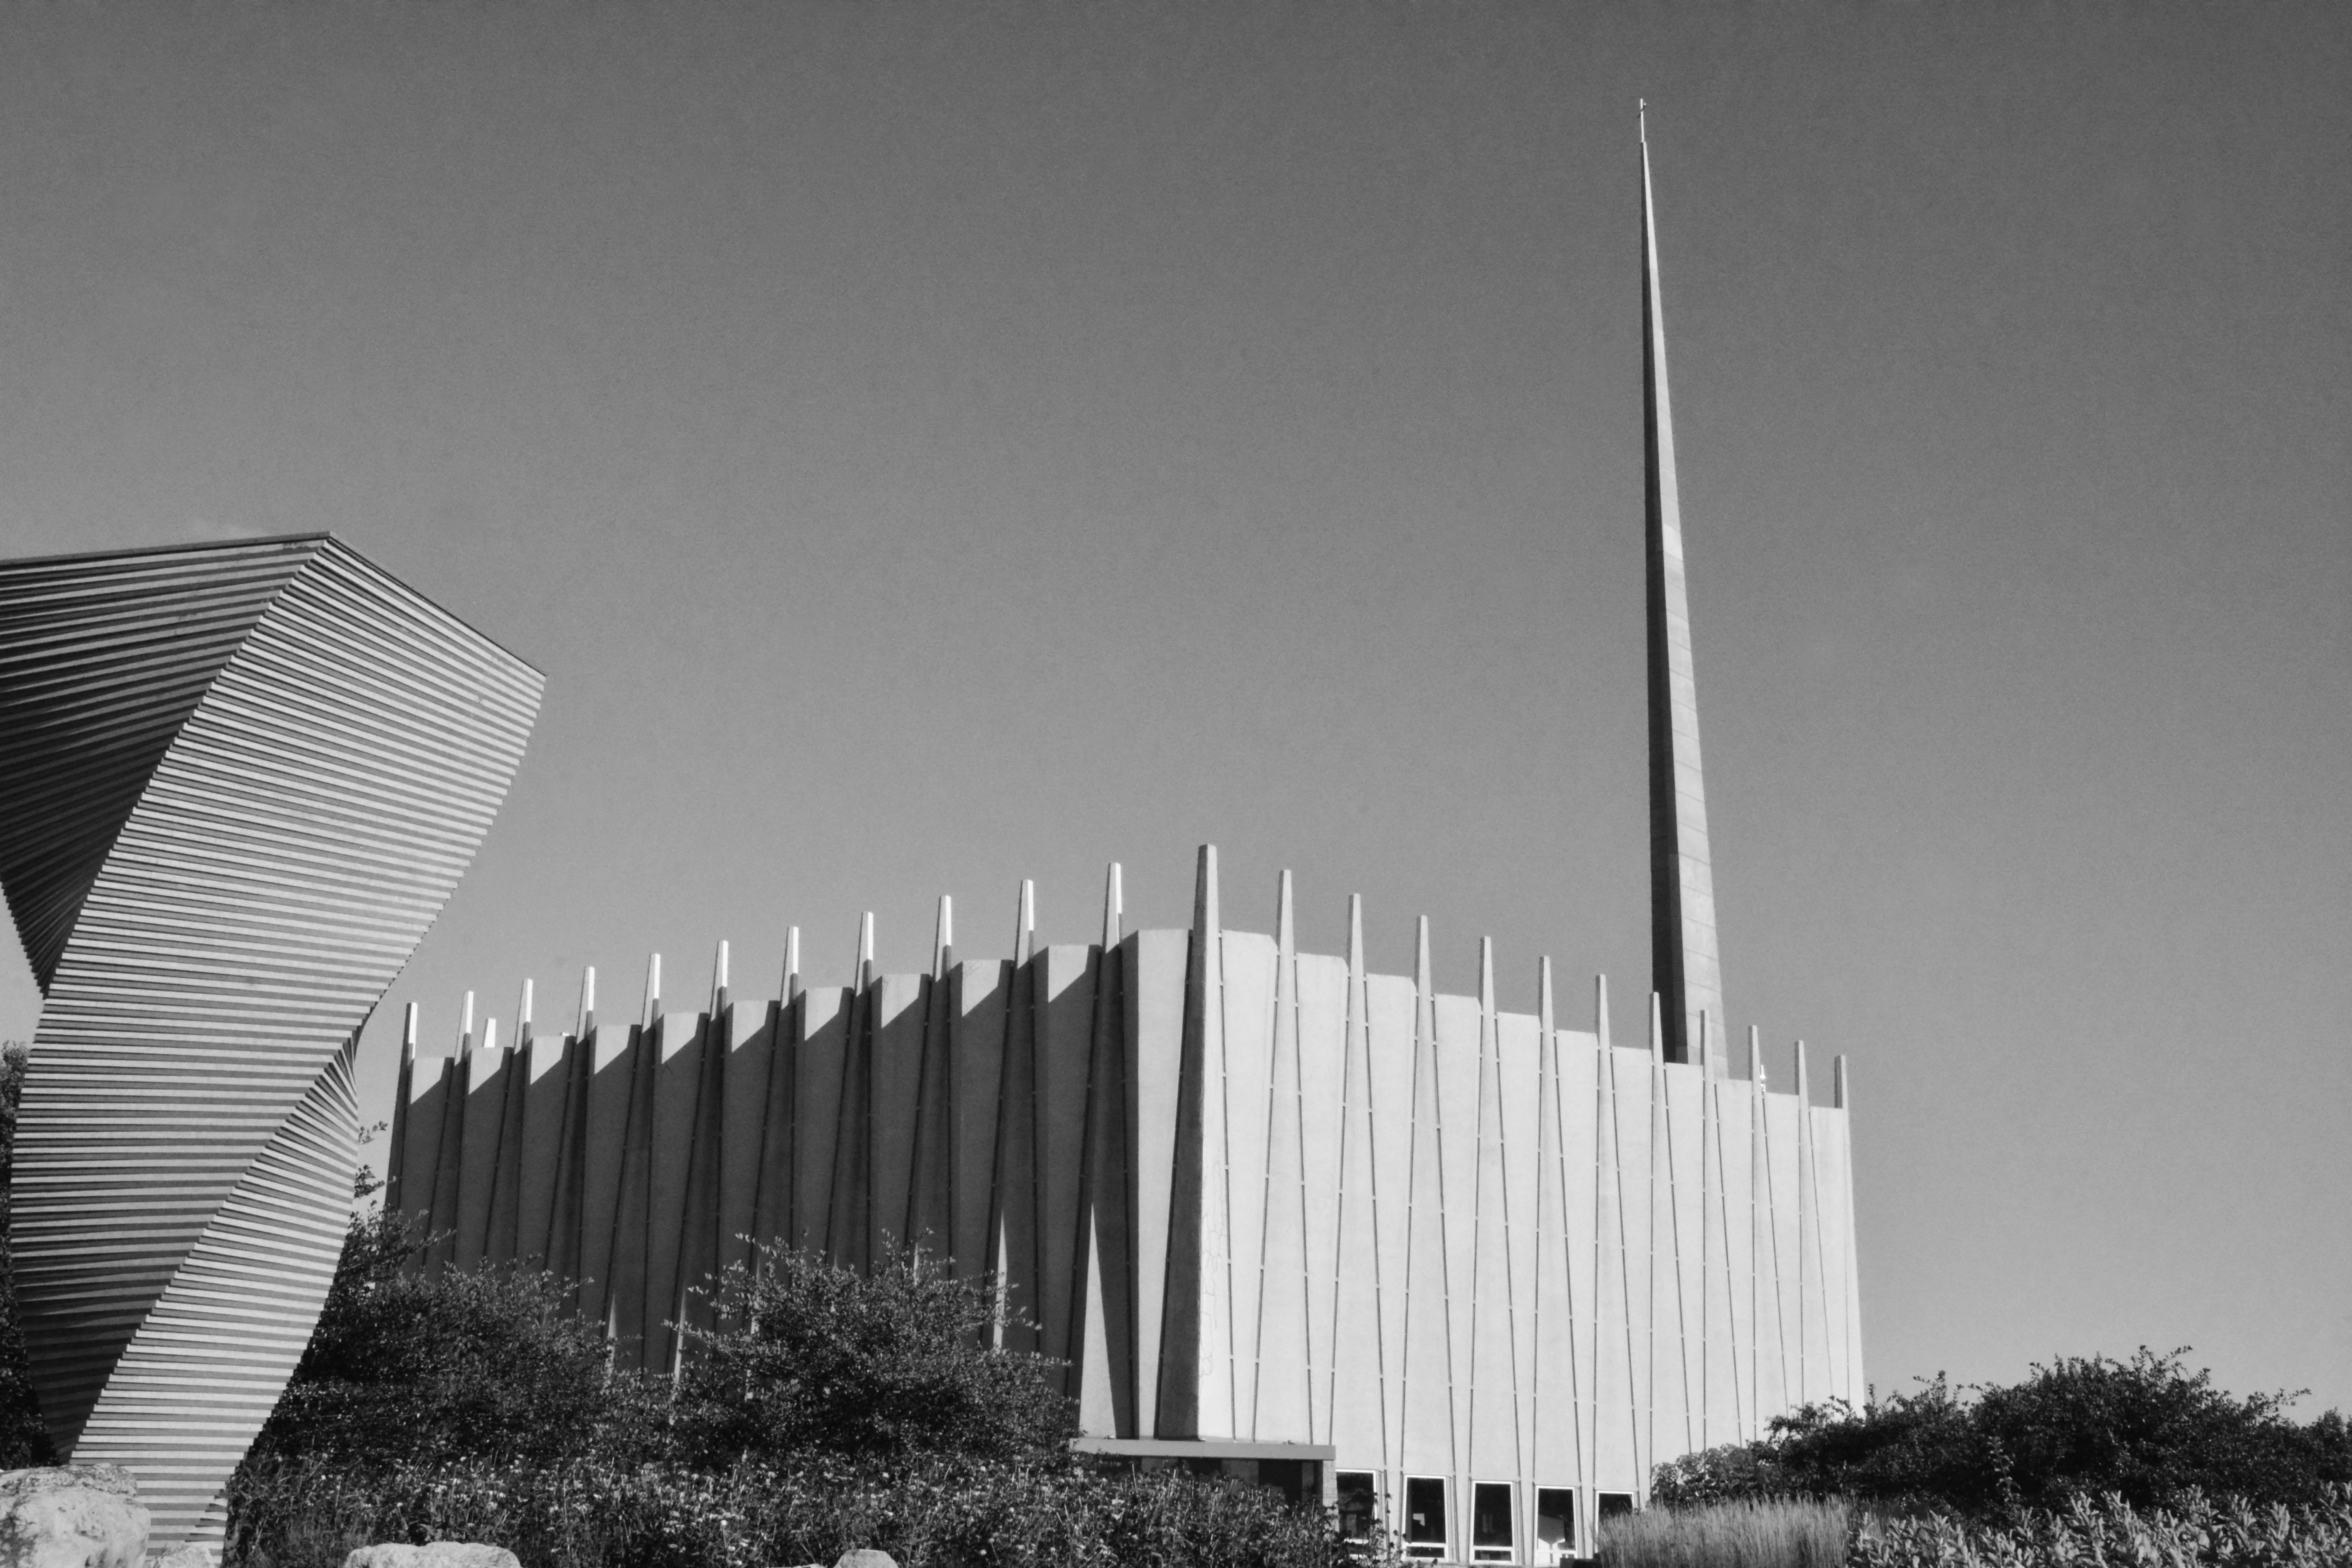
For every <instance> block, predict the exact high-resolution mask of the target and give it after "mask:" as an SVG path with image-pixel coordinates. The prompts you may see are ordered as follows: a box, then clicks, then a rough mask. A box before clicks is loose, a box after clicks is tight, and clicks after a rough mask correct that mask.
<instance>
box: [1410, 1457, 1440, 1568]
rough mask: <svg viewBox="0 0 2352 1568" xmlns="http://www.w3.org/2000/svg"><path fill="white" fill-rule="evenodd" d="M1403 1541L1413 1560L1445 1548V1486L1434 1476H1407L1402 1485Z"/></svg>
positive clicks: (1431, 1554)
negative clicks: (1417, 1549) (1413, 1550)
mask: <svg viewBox="0 0 2352 1568" xmlns="http://www.w3.org/2000/svg"><path fill="white" fill-rule="evenodd" d="M1404 1539H1405V1544H1406V1545H1407V1546H1408V1547H1429V1548H1433V1550H1432V1551H1416V1552H1413V1553H1412V1554H1413V1555H1414V1556H1416V1557H1428V1556H1433V1555H1435V1554H1436V1553H1437V1552H1442V1551H1443V1550H1444V1546H1445V1483H1444V1481H1443V1480H1441V1479H1437V1478H1436V1477H1433V1476H1408V1477H1406V1478H1405V1483H1404Z"/></svg>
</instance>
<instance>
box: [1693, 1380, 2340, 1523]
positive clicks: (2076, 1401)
mask: <svg viewBox="0 0 2352 1568" xmlns="http://www.w3.org/2000/svg"><path fill="white" fill-rule="evenodd" d="M2183 1353H2184V1352H2178V1351H2176V1352H2173V1353H2172V1354H2170V1355H2158V1354H2157V1353H2155V1352H2152V1351H2149V1350H2147V1349H2145V1348H2143V1349H2141V1350H2140V1351H2139V1352H2137V1354H2135V1355H2133V1356H2132V1357H2131V1358H2130V1359H2129V1360H2128V1361H2114V1360H2110V1359H2108V1358H2106V1357H2104V1356H2086V1357H2068V1358H2062V1359H2060V1360H2059V1361H2057V1362H2054V1363H2052V1364H2050V1365H2048V1366H2036V1367H2034V1368H2033V1370H2032V1374H2031V1375H2030V1376H2028V1377H2027V1378H2026V1379H2025V1380H2024V1381H2023V1382H2021V1383H2019V1384H2014V1385H2012V1386H2010V1387H2005V1388H2004V1387H1992V1388H1982V1389H1978V1390H1975V1391H1974V1394H1975V1397H1974V1398H1972V1399H1964V1398H1962V1397H1960V1396H1959V1395H1958V1394H1955V1393H1954V1392H1953V1390H1952V1389H1951V1388H1950V1386H1949V1385H1948V1384H1946V1383H1945V1382H1944V1381H1943V1380H1942V1379H1941V1378H1938V1379H1937V1381H1936V1382H1934V1383H1932V1384H1927V1385H1925V1386H1924V1387H1922V1388H1921V1389H1919V1390H1918V1391H1917V1392H1916V1393H1913V1394H1897V1395H1895V1396H1894V1397H1892V1398H1889V1399H1885V1400H1883V1401H1880V1402H1878V1403H1876V1404H1874V1405H1871V1406H1870V1407H1869V1408H1867V1409H1864V1410H1860V1411H1856V1410H1853V1409H1851V1408H1849V1407H1847V1406H1845V1405H1842V1404H1834V1405H1826V1406H1824V1405H1808V1406H1806V1407H1805V1408H1803V1409H1802V1410H1800V1411H1798V1412H1796V1413H1795V1414H1794V1415H1788V1416H1783V1417H1780V1418H1779V1419H1777V1420H1775V1421H1774V1422H1773V1424H1772V1425H1773V1431H1772V1433H1771V1435H1770V1436H1767V1437H1766V1438H1764V1439H1763V1440H1761V1441H1760V1442H1755V1443H1748V1444H1738V1445H1733V1446H1731V1447H1722V1448H1711V1449H1708V1450H1706V1452H1704V1453H1699V1454H1693V1455H1690V1456H1688V1457H1686V1458H1682V1459H1677V1460H1674V1461H1671V1462H1669V1463H1667V1464H1664V1465H1661V1466H1659V1467H1658V1469H1657V1473H1656V1475H1655V1478H1654V1482H1653V1486H1652V1496H1653V1497H1654V1500H1657V1501H1659V1502H1661V1503H1664V1504H1666V1505H1668V1506H1674V1507H1682V1506H1689V1505H1693V1504H1698V1503H1707V1502H1717V1501H1725V1500H1734V1499H1748V1498H1769V1497H1833V1496H1844V1497H1850V1498H1853V1499H1856V1500H1868V1501H1874V1502H1882V1503H1891V1504H1898V1505H1904V1506H1919V1505H1927V1506H1935V1507H1943V1508H1948V1509H1954V1510H1959V1511H1961V1512H1963V1513H1969V1514H1987V1513H1994V1512H2002V1511H2014V1510H2021V1509H2037V1508H2038V1509H2060V1508H2064V1507H2066V1506H2068V1505H2069V1504H2070V1503H2071V1501H2072V1500H2074V1499H2076V1498H2080V1497H2094V1498H2095V1497H2102V1496H2105V1495H2107V1494H2110V1493H2112V1494H2115V1495H2116V1496H2117V1497H2119V1498H2121V1499H2122V1500H2125V1501H2126V1502H2128V1503H2130V1504H2132V1505H2133V1506H2135V1507H2137V1508H2143V1509H2145V1508H2150V1507H2155V1506H2158V1505H2162V1504H2166V1503H2168V1502H2169V1501H2171V1500H2174V1499H2176V1498H2180V1497H2184V1496H2186V1495H2188V1494H2189V1493H2190V1492H2201V1493H2203V1494H2205V1495H2207V1496H2212V1497H2220V1496H2237V1497H2243V1498H2246V1499H2248V1500H2251V1501H2252V1502H2253V1503H2256V1504H2267V1503H2272V1502H2288V1503H2309V1502H2314V1501H2315V1500H2318V1499H2319V1498H2320V1497H2321V1495H2322V1494H2323V1491H2324V1489H2325V1488H2326V1487H2327V1486H2329V1485H2330V1484H2342V1483H2352V1432H2347V1427H2346V1425H2345V1422H2344V1419H2343V1417H2342V1416H2341V1415H2337V1414H2336V1412H2334V1411H2330V1412H2328V1413H2327V1414H2326V1415H2321V1416H2320V1417H2318V1418H2317V1419H2316V1420H2314V1421H2311V1422H2308V1423H2297V1422H2295V1421H2294V1420H2292V1419H2291V1418H2289V1416H2288V1415H2287V1414H2286V1412H2287V1407H2288V1405H2289V1404H2290V1402H2291V1396H2289V1395H2286V1394H2252V1395H2250V1396H2248V1397H2245V1398H2238V1397H2236V1396H2233V1395H2231V1394H2228V1393H2226V1392H2224V1391H2222V1390H2221V1389H2217V1388H2215V1387H2214V1386H2213V1384H2212V1379H2211V1376H2210V1373H2205V1372H2201V1371H2200V1372H2194V1373H2192V1372H2190V1371H2189V1370H2188V1369H2187V1368H2186V1367H2185V1366H2184V1365H2183V1363H2182V1362H2181V1356H2182V1354H2183Z"/></svg>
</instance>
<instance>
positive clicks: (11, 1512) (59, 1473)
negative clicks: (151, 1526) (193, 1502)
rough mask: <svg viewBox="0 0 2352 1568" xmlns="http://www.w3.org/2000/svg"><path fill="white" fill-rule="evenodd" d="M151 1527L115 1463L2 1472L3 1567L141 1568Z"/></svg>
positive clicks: (133, 1486)
mask: <svg viewBox="0 0 2352 1568" xmlns="http://www.w3.org/2000/svg"><path fill="white" fill-rule="evenodd" d="M148 1523H149V1521H148V1516H147V1508H146V1505H145V1504H143V1503H142V1502H141V1501H140V1500H139V1483H138V1482H136V1481H134V1480H132V1479H131V1472H130V1471H128V1470H125V1469H121V1468H117V1467H115V1466H113V1465H60V1466H57V1467H55V1468H42V1469H36V1470H9V1471H6V1472H5V1473H0V1568H139V1560H140V1558H142V1556H144V1555H146V1552H147V1529H148Z"/></svg>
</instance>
